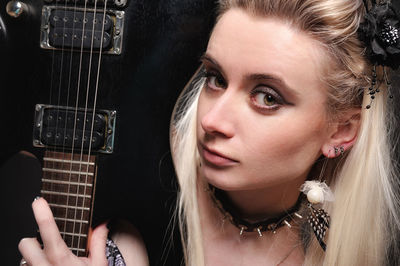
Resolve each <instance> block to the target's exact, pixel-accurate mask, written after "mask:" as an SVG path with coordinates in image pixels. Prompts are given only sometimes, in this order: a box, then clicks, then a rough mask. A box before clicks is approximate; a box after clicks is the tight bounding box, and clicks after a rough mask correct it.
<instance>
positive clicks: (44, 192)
mask: <svg viewBox="0 0 400 266" xmlns="http://www.w3.org/2000/svg"><path fill="white" fill-rule="evenodd" d="M40 192H41V193H42V194H49V195H60V196H71V197H83V198H89V199H91V198H92V196H91V195H81V194H71V193H65V192H55V191H48V190H41V191H40Z"/></svg>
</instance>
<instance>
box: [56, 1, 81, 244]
mask: <svg viewBox="0 0 400 266" xmlns="http://www.w3.org/2000/svg"><path fill="white" fill-rule="evenodd" d="M66 2H67V1H66ZM66 2H65V3H66ZM76 3H77V1H75V3H74V7H73V16H72V17H73V20H72V33H71V48H70V60H69V70H68V85H67V104H66V106H67V110H66V112H65V124H64V125H65V127H64V141H63V152H62V154H63V157H64V158H65V148H66V145H65V141H66V136H67V127H68V115H69V106H70V105H69V101H70V92H71V82H72V64H73V57H74V56H73V52H74V40H75V37H76V35H75V23H76V22H77V20H76V19H77V18H76V8H77V5H76ZM82 22H83V21H82ZM77 103H78V100H77ZM71 141H72V150H71V155H70V160H69V174H67V175H68V177H67V178H68V184H67V190H66V192H67V196H66V201H65V202H66V204H65V205H66V208H65V214H64V219H63V227H62V233H64V234H62V235H63V239H64V240H65V239H66V232H67V231H68V229H67V225H68V223H67V219H68V210H69V208H68V206H69V200H70V197H69V196H70V192H71V182H72V174H71V173H72V168H73V160H74V156H73V154H74V151H73V146H74V142H75V136H72V140H71ZM62 169H64V167H63V168H62ZM60 230H61V228H60ZM70 245H71V246H72V245H73V244H70Z"/></svg>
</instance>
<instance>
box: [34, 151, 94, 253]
mask: <svg viewBox="0 0 400 266" xmlns="http://www.w3.org/2000/svg"><path fill="white" fill-rule="evenodd" d="M43 161H44V164H43V178H42V190H41V194H42V196H43V197H44V198H45V199H46V200H47V201H48V203H49V205H50V207H51V209H52V211H53V215H54V218H55V220H56V223H57V225H58V228H59V230H60V232H61V235H62V237H63V239H64V240H65V242H66V243H67V245H68V247H69V248H70V249H71V250H72V252H73V253H74V254H76V255H79V256H85V255H87V249H86V246H87V238H88V233H89V229H90V223H91V216H92V215H91V214H92V204H93V195H94V185H95V184H94V183H95V174H96V167H95V156H93V155H91V156H90V157H88V155H84V154H83V155H81V154H80V153H79V154H73V155H72V154H71V153H63V152H54V151H46V152H45V157H44V158H43Z"/></svg>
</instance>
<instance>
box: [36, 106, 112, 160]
mask: <svg viewBox="0 0 400 266" xmlns="http://www.w3.org/2000/svg"><path fill="white" fill-rule="evenodd" d="M93 118H94V123H93V125H92V121H93ZM115 120H116V111H108V110H96V112H95V115H94V116H93V110H86V112H85V109H83V108H79V109H75V108H72V107H62V106H61V107H60V106H53V105H43V104H37V105H36V108H35V121H34V122H35V123H34V129H33V145H34V146H36V147H56V148H62V149H65V150H74V151H76V150H78V151H80V150H82V149H83V150H85V151H87V150H88V149H89V144H90V142H91V144H90V149H91V151H92V152H102V153H112V152H113V147H114V131H115ZM92 129H93V131H92ZM72 140H74V141H72ZM89 140H91V141H89Z"/></svg>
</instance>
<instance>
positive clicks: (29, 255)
mask: <svg viewBox="0 0 400 266" xmlns="http://www.w3.org/2000/svg"><path fill="white" fill-rule="evenodd" d="M18 249H19V252H20V253H21V255H22V257H23V258H24V259H25V260H26V262H27V263H28V265H43V266H45V265H50V264H49V263H48V262H47V259H46V256H45V254H44V252H43V250H42V247H41V246H40V244H39V242H38V241H37V239H36V238H23V239H21V241H20V242H19V244H18Z"/></svg>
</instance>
